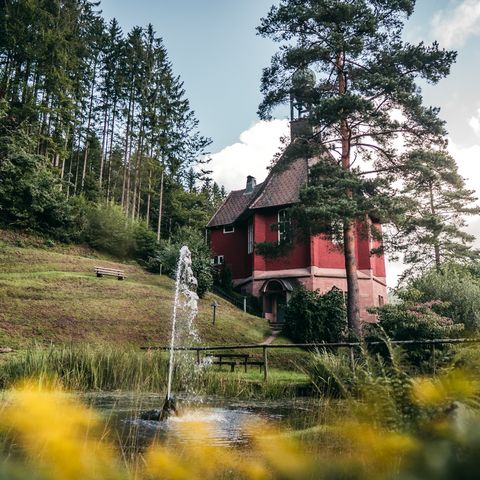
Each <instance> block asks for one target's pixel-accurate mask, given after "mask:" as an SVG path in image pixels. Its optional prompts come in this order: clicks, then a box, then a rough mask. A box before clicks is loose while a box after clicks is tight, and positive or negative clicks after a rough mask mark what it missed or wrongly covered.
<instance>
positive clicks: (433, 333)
mask: <svg viewBox="0 0 480 480" xmlns="http://www.w3.org/2000/svg"><path fill="white" fill-rule="evenodd" d="M435 306H436V307H440V305H439V302H433V303H432V302H430V303H425V304H415V303H412V302H402V303H400V304H398V305H385V306H383V307H380V308H376V309H374V311H375V313H377V314H378V324H373V325H369V326H368V327H367V329H366V339H367V340H378V339H379V338H380V339H384V338H385V334H386V335H387V336H388V337H389V338H390V339H392V340H434V339H442V338H455V337H458V336H459V335H460V334H461V332H462V331H463V325H461V324H458V325H455V324H454V323H453V321H452V320H451V319H450V318H447V317H442V316H441V315H439V314H438V313H436V312H435V311H434V310H433V307H435ZM402 349H403V350H404V351H405V354H406V361H407V362H408V363H409V364H410V365H412V366H414V367H417V368H420V369H421V370H422V371H430V370H431V368H432V366H433V364H432V347H431V346H430V345H425V346H422V345H403V346H402ZM372 351H375V352H377V353H381V354H384V353H385V352H384V349H383V348H381V347H374V348H372ZM450 354H451V348H450V347H449V346H447V345H438V346H437V347H436V357H435V362H436V365H437V366H439V365H442V364H445V363H446V362H447V361H448V360H449V359H450V356H451V355H450Z"/></svg>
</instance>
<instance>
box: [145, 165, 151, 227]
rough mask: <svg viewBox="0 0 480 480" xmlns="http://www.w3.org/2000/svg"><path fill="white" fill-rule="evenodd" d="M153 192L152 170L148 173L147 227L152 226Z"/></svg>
mask: <svg viewBox="0 0 480 480" xmlns="http://www.w3.org/2000/svg"><path fill="white" fill-rule="evenodd" d="M151 192H152V169H150V170H149V171H148V195H147V214H146V222H147V227H148V226H149V224H150V202H151V196H152V194H151Z"/></svg>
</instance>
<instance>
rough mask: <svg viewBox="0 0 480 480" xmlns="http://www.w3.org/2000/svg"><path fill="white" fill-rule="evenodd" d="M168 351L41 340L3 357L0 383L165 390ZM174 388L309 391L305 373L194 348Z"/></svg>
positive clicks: (251, 395) (235, 392) (179, 363)
mask: <svg viewBox="0 0 480 480" xmlns="http://www.w3.org/2000/svg"><path fill="white" fill-rule="evenodd" d="M167 366H168V358H167V353H166V352H161V351H157V350H149V351H142V350H139V349H138V348H136V347H133V346H132V347H121V348H120V347H117V346H113V345H109V344H106V345H102V346H98V345H89V344H86V345H83V346H79V345H62V346H50V347H44V346H41V345H36V346H34V347H32V348H30V349H29V350H27V351H24V352H19V353H17V354H16V355H14V356H12V357H9V358H8V359H6V360H4V362H3V364H2V365H1V368H0V388H1V389H7V388H9V387H11V386H12V385H15V384H16V383H18V382H20V381H22V380H24V379H30V378H35V379H36V380H38V381H40V382H42V381H43V382H51V380H58V381H59V382H60V383H61V384H62V385H64V386H65V388H67V389H68V390H73V391H80V392H82V391H83V392H85V391H114V390H122V391H137V392H156V393H160V394H163V393H164V392H165V390H166V383H167V370H168V369H167ZM175 366H176V368H175V369H174V378H173V389H174V392H177V393H186V394H201V395H220V396H224V397H235V398H242V399H272V398H285V397H290V398H291V397H294V396H296V395H297V394H298V393H301V392H304V391H305V384H308V383H309V381H308V377H307V376H306V375H302V374H298V373H295V372H290V371H284V370H278V369H271V371H270V372H269V381H268V382H264V381H263V373H261V372H260V371H259V370H257V369H251V370H250V371H249V372H247V373H245V372H243V371H236V372H233V373H232V372H230V371H222V370H220V369H218V367H217V366H213V365H212V366H205V365H197V364H196V361H195V355H194V354H192V353H184V354H178V356H177V358H176V365H175Z"/></svg>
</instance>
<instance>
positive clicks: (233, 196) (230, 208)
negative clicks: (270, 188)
mask: <svg viewBox="0 0 480 480" xmlns="http://www.w3.org/2000/svg"><path fill="white" fill-rule="evenodd" d="M262 186H263V183H260V184H258V185H257V186H256V187H255V188H254V189H253V192H252V193H245V189H244V190H234V191H233V192H230V194H229V195H228V197H227V198H226V199H225V201H224V202H223V203H222V205H221V207H220V208H219V209H218V210H217V212H216V213H215V215H214V216H213V217H212V219H211V220H210V221H209V222H208V225H207V227H219V226H221V225H231V224H232V223H234V222H235V220H237V218H238V217H239V216H240V215H241V214H242V213H243V212H244V211H245V210H246V209H247V207H248V205H249V204H250V203H251V202H252V200H254V199H255V198H256V196H257V195H258V192H259V191H260V190H261V188H262Z"/></svg>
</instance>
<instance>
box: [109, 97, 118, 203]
mask: <svg viewBox="0 0 480 480" xmlns="http://www.w3.org/2000/svg"><path fill="white" fill-rule="evenodd" d="M116 116H117V100H116V99H115V100H114V102H113V113H112V127H111V130H110V146H109V148H108V179H107V202H108V201H109V200H110V186H111V182H112V151H113V139H114V137H115V119H116Z"/></svg>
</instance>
